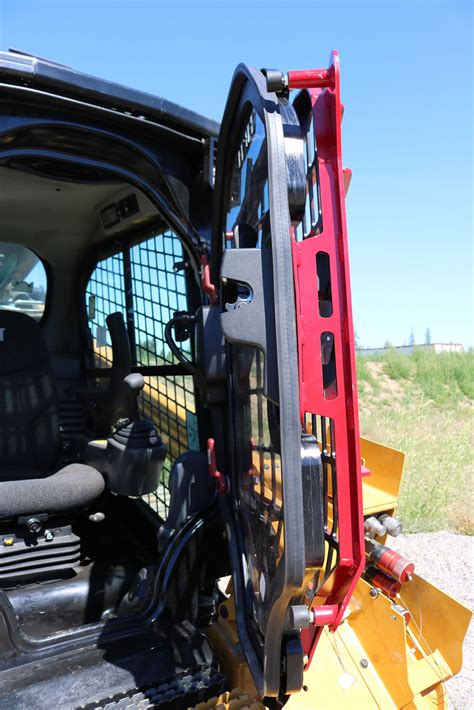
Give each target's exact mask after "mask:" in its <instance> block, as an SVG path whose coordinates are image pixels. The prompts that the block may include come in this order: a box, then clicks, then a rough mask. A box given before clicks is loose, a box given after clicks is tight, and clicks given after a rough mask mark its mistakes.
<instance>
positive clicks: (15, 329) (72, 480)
mask: <svg viewBox="0 0 474 710" xmlns="http://www.w3.org/2000/svg"><path fill="white" fill-rule="evenodd" d="M60 452H61V439H60V430H59V418H58V411H57V394H56V388H55V381H54V377H53V373H52V369H51V364H50V360H49V356H48V352H47V350H46V345H45V342H44V340H43V336H42V332H41V329H40V327H39V325H38V324H37V323H36V321H34V320H33V318H31V317H30V316H27V315H25V314H24V313H16V312H14V311H7V310H0V519H3V520H4V519H12V518H16V517H18V516H22V515H29V514H37V513H48V514H50V515H53V514H59V513H65V512H67V511H72V510H77V509H81V508H85V507H87V506H88V505H90V504H92V503H93V502H94V501H95V500H96V499H97V498H98V497H99V496H100V495H101V493H102V492H103V490H104V487H105V482H104V478H103V476H102V474H100V473H99V472H98V471H97V470H96V469H95V468H92V467H91V466H86V465H84V464H81V463H73V464H69V465H68V466H64V467H61V462H60Z"/></svg>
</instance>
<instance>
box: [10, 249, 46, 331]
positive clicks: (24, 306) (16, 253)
mask: <svg viewBox="0 0 474 710" xmlns="http://www.w3.org/2000/svg"><path fill="white" fill-rule="evenodd" d="M46 290H47V280H46V271H45V268H44V266H43V263H42V262H41V260H40V259H39V257H37V256H36V254H35V253H34V252H32V251H31V249H27V248H26V247H23V246H20V245H19V244H10V243H8V242H7V243H5V242H3V243H1V242H0V308H1V309H3V310H8V311H20V312H21V313H26V314H27V315H29V316H31V317H32V318H34V319H35V320H38V321H39V320H40V319H41V317H42V315H43V313H44V304H45V301H46Z"/></svg>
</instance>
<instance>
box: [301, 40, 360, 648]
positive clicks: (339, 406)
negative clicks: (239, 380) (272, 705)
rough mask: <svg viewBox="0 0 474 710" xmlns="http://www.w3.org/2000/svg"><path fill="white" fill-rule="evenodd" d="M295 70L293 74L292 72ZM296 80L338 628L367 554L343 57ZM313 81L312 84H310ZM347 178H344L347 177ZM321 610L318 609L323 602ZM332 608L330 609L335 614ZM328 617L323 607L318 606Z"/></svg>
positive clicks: (308, 301) (310, 364)
mask: <svg viewBox="0 0 474 710" xmlns="http://www.w3.org/2000/svg"><path fill="white" fill-rule="evenodd" d="M295 75H296V76H295ZM288 77H289V88H291V86H292V85H293V86H299V87H301V86H305V87H308V86H311V87H314V86H316V87H318V88H309V89H308V93H309V96H310V99H311V105H312V114H313V126H314V134H315V136H314V137H315V144H316V146H317V163H318V171H319V183H320V184H319V199H320V207H321V211H322V231H321V232H320V233H318V234H314V235H310V236H309V237H308V238H306V239H304V240H303V241H300V242H297V241H296V239H295V235H294V233H293V235H292V247H293V267H294V276H295V289H296V304H297V319H296V321H297V329H298V351H299V377H300V407H301V409H300V413H301V421H302V425H303V427H304V421H305V414H306V413H311V414H317V415H318V416H324V417H330V418H331V419H332V420H333V421H334V426H335V432H336V436H335V440H336V446H337V454H336V477H337V502H338V525H339V529H338V545H339V561H338V565H337V567H336V569H335V570H334V572H333V576H332V580H333V584H332V591H331V593H330V596H328V597H327V599H326V600H325V605H324V606H326V605H327V606H330V607H333V605H337V607H338V609H337V613H336V614H334V613H332V614H328V619H330V621H329V626H330V628H331V630H335V629H336V628H337V626H338V624H339V623H340V622H341V620H342V617H343V614H344V611H345V608H346V606H347V604H348V602H349V599H350V597H351V595H352V592H353V589H354V587H355V585H356V583H357V580H358V579H359V577H360V575H361V573H362V570H363V567H364V560H365V552H364V533H363V511H362V486H361V458H360V450H359V421H358V404H357V385H356V368H355V351H354V329H353V322H352V304H351V290H350V279H349V257H348V246H347V229H346V211H345V191H346V189H345V188H346V187H348V182H349V180H348V178H349V176H350V173H349V172H348V171H346V172H344V169H343V167H342V155H341V121H342V114H343V106H342V104H341V100H340V81H339V57H338V54H337V52H333V54H332V57H331V66H330V68H329V69H328V70H327V71H326V70H312V71H311V72H289V74H288ZM312 82H313V83H312ZM344 178H345V179H344ZM318 252H325V253H326V254H328V255H329V262H330V273H331V288H332V307H333V308H332V310H333V312H332V315H331V316H329V317H322V316H321V315H320V314H319V309H318V279H317V272H316V255H317V253H318ZM323 332H331V333H333V335H334V347H335V365H336V376H337V395H336V396H335V397H334V398H333V399H325V398H324V392H323V379H322V363H321V340H320V338H321V334H322V333H323ZM320 609H321V608H320ZM332 611H333V609H332V608H331V612H332ZM318 614H319V616H320V617H321V618H323V613H322V610H321V611H319V612H318ZM319 633H320V628H312V629H309V630H306V631H305V632H303V633H302V640H303V645H304V647H305V653H307V655H308V657H309V658H310V659H311V656H312V654H313V653H314V650H315V646H316V642H317V639H318V637H319Z"/></svg>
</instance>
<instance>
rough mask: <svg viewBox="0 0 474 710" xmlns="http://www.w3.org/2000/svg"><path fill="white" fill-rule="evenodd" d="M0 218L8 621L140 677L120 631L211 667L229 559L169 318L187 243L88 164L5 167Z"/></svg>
mask: <svg viewBox="0 0 474 710" xmlns="http://www.w3.org/2000/svg"><path fill="white" fill-rule="evenodd" d="M0 223H1V230H0V233H1V235H2V237H1V244H0V398H1V400H2V402H1V405H0V607H1V609H2V622H1V623H2V625H3V627H2V629H0V637H9V638H10V641H11V644H12V646H15V644H17V643H18V644H20V645H21V644H23V645H26V646H28V647H31V648H33V650H34V651H35V652H38V653H41V652H43V651H44V650H45V649H48V648H52V647H57V648H60V647H61V648H63V650H64V649H67V648H71V649H76V651H77V649H78V648H79V647H80V648H84V647H85V644H86V640H87V644H86V645H88V648H94V649H96V650H97V649H98V648H103V649H106V655H105V658H106V659H107V658H109V657H110V653H111V652H110V649H111V648H112V647H113V648H116V649H122V650H116V651H114V654H115V655H114V654H112V656H113V658H114V659H115V660H114V661H113V664H114V665H115V666H116V667H117V668H122V672H127V673H132V675H134V676H135V678H134V684H135V685H136V686H137V687H139V686H140V685H143V683H147V682H150V681H152V680H154V678H153V677H152V676H153V675H155V676H156V675H157V673H158V671H157V666H156V658H155V661H154V666H153V668H154V670H150V662H147V663H144V662H137V661H136V658H137V657H138V656H136V654H135V656H134V658H135V660H134V661H133V663H132V661H130V663H128V662H122V660H120V659H122V656H123V655H124V653H125V650H123V639H124V638H127V639H128V641H127V645H126V654H128V655H129V656H130V654H131V649H132V648H134V645H133V644H135V643H137V644H138V645H139V647H140V649H141V648H142V645H143V638H150V634H151V635H152V636H153V638H154V641H153V643H152V642H149V643H148V646H147V648H148V650H149V648H150V644H151V646H153V647H156V648H158V647H160V650H159V653H161V654H163V653H164V650H163V649H164V646H163V643H161V645H160V644H158V646H157V644H156V638H157V636H156V634H159V633H162V634H164V637H166V639H167V641H166V644H165V645H167V647H169V652H168V656H167V657H166V663H168V666H169V669H168V670H169V673H170V674H171V675H173V674H174V675H175V674H176V673H177V672H179V670H180V669H181V670H183V669H186V668H189V667H190V665H194V666H195V665H199V664H201V665H202V664H208V665H209V666H210V665H212V663H213V659H214V656H213V651H212V649H211V648H210V646H209V644H208V642H207V640H206V639H205V637H203V636H202V634H200V632H199V629H200V628H204V627H206V626H207V625H209V623H210V622H211V621H212V619H213V617H214V615H215V609H216V602H217V601H218V598H219V594H221V593H220V592H219V591H218V589H217V586H216V580H217V578H218V577H220V576H222V575H223V574H227V573H228V571H229V570H228V562H227V559H226V551H225V547H224V546H225V541H224V539H223V534H222V523H221V522H220V520H219V516H218V513H217V512H216V505H215V486H214V485H213V482H212V480H211V479H210V478H209V474H208V466H207V457H206V453H203V451H205V449H203V445H202V443H203V440H205V439H204V437H205V434H206V432H205V417H203V414H202V411H201V410H202V408H201V407H200V405H199V392H198V390H197V388H196V383H195V378H194V377H193V374H191V373H190V368H189V366H187V367H186V366H184V365H183V364H182V363H181V362H179V361H178V359H177V358H176V356H175V355H174V354H173V352H172V351H171V349H170V347H169V344H168V342H167V337H166V332H165V331H166V325H167V323H168V322H169V321H170V320H171V319H172V318H173V317H175V315H176V314H183V313H194V312H195V310H196V309H197V308H198V307H199V306H200V291H199V288H198V286H197V283H196V276H195V273H194V271H193V269H192V268H191V266H190V262H189V259H188V255H187V253H186V250H185V249H183V244H182V242H181V240H180V238H179V237H178V235H177V234H176V232H174V231H173V230H171V229H170V227H169V226H168V224H167V222H166V221H165V220H164V218H163V217H162V215H161V214H160V212H159V211H158V209H157V208H156V206H155V205H154V204H153V203H152V201H151V200H150V199H149V198H148V197H147V196H145V194H144V193H143V192H142V191H141V190H139V189H138V188H137V187H136V186H134V185H132V184H130V183H127V182H123V181H120V180H118V179H117V178H114V177H112V176H111V175H110V174H107V173H106V172H105V171H104V172H103V173H101V172H100V171H98V170H93V171H92V170H88V169H85V168H84V167H83V166H81V165H76V166H73V165H68V166H67V169H66V168H65V167H64V166H63V165H61V166H59V165H58V166H55V165H53V164H52V163H51V164H48V165H47V166H46V165H43V164H40V163H35V164H33V163H31V162H30V163H26V162H21V161H17V162H16V163H14V164H3V165H2V166H0ZM176 339H179V347H180V349H181V350H182V351H183V353H184V356H183V361H184V362H188V361H190V360H192V358H193V351H194V343H193V338H192V334H191V332H190V330H189V329H187V328H186V327H182V328H181V330H180V333H179V338H178V335H176ZM203 422H204V424H203ZM203 520H204V521H205V522H206V524H202V521H203ZM199 521H201V522H199ZM209 544H212V549H213V554H212V556H207V557H206V556H205V553H204V550H205V549H208V548H209ZM183 624H184V626H183ZM180 625H181V626H180ZM163 629H168V630H167V631H166V633H165V632H164V631H163ZM12 639H13V640H12ZM130 639H132V641H131V640H130ZM133 639H135V640H133ZM140 639H142V640H141V641H140ZM68 644H69V646H68ZM114 644H115V646H114ZM140 644H142V645H141V646H140ZM107 653H108V654H109V656H107ZM134 653H135V652H134ZM136 653H138V654H139V653H142V651H137V652H136ZM157 653H158V651H157ZM180 654H181V655H180ZM117 658H118V659H119V660H117ZM130 658H131V656H130ZM160 658H161V661H160V663H161V662H163V663H165V660H163V658H162V656H160ZM172 658H174V660H173V661H172V660H170V659H172ZM178 658H179V659H180V660H179V662H178V661H177V660H176V659H178ZM102 660H103V661H104V659H103V658H102ZM142 660H143V659H142ZM104 662H105V661H104ZM15 663H18V664H20V661H14V662H13V665H15ZM166 663H165V665H166ZM173 663H174V666H173ZM180 664H181V666H180ZM163 674H164V675H166V674H165V673H164V671H163V672H161V675H163ZM160 677H161V676H160ZM62 691H64V688H63V689H62ZM58 692H59V691H58Z"/></svg>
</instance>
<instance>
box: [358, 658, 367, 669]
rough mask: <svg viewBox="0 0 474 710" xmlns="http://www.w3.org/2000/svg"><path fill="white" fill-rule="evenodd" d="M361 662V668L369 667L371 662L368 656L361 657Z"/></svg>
mask: <svg viewBox="0 0 474 710" xmlns="http://www.w3.org/2000/svg"><path fill="white" fill-rule="evenodd" d="M359 663H360V667H361V668H368V667H369V662H368V660H367V659H366V658H361V659H360V661H359Z"/></svg>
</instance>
